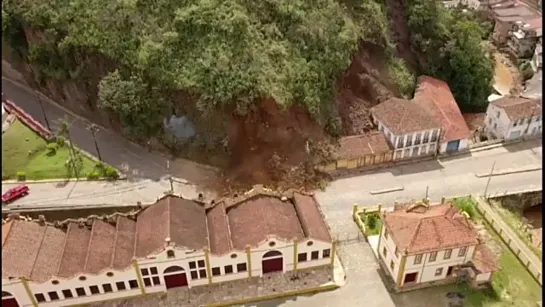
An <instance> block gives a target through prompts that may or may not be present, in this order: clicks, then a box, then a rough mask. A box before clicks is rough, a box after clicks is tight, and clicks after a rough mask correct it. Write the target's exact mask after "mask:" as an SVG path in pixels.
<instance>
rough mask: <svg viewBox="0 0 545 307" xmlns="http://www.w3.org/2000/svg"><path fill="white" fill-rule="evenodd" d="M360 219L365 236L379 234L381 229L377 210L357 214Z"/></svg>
mask: <svg viewBox="0 0 545 307" xmlns="http://www.w3.org/2000/svg"><path fill="white" fill-rule="evenodd" d="M359 217H360V220H361V221H362V222H363V225H364V226H365V227H364V232H365V235H366V236H376V235H378V234H380V230H381V229H382V220H381V219H380V213H379V212H378V211H371V212H368V211H365V212H362V213H360V214H359Z"/></svg>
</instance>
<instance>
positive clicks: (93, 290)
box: [89, 286, 100, 294]
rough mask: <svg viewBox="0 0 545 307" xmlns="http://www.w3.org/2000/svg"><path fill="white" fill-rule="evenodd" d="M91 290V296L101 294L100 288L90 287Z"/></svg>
mask: <svg viewBox="0 0 545 307" xmlns="http://www.w3.org/2000/svg"><path fill="white" fill-rule="evenodd" d="M89 290H90V291H91V294H100V290H98V286H90V287H89Z"/></svg>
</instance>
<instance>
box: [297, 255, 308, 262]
mask: <svg viewBox="0 0 545 307" xmlns="http://www.w3.org/2000/svg"><path fill="white" fill-rule="evenodd" d="M305 261H307V253H301V254H299V255H297V262H305Z"/></svg>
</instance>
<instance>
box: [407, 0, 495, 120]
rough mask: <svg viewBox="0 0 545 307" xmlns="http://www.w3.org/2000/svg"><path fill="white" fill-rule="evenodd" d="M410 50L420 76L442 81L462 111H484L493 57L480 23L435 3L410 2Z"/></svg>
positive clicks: (458, 11) (426, 1) (491, 74)
mask: <svg viewBox="0 0 545 307" xmlns="http://www.w3.org/2000/svg"><path fill="white" fill-rule="evenodd" d="M409 3H410V5H409V12H408V25H409V30H410V33H411V47H412V49H413V51H414V52H415V53H416V54H417V55H418V56H419V58H420V59H422V60H421V61H420V72H421V73H422V74H428V75H431V76H434V77H437V78H439V79H442V80H445V81H446V82H447V83H448V84H449V86H450V88H451V90H452V92H453V94H454V97H455V98H456V101H457V102H458V104H459V106H460V108H461V109H462V110H463V111H483V110H484V109H485V108H486V106H487V104H488V102H487V97H488V96H489V95H490V93H491V92H492V81H493V74H494V62H493V57H492V56H491V54H490V53H489V51H488V50H487V47H486V46H487V45H486V44H485V43H483V41H482V38H483V37H486V35H487V34H486V33H484V31H483V29H482V28H481V26H480V25H479V23H478V22H477V21H476V20H475V19H474V18H473V17H472V16H471V15H469V14H465V13H464V12H462V11H461V10H447V9H445V8H443V7H442V6H441V4H440V2H438V1H435V0H410V1H409Z"/></svg>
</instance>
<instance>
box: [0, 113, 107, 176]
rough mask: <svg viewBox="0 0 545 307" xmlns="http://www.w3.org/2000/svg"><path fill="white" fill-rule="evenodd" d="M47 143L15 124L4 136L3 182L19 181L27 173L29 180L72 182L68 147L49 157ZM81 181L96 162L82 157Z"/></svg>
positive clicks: (30, 131) (20, 124) (32, 132)
mask: <svg viewBox="0 0 545 307" xmlns="http://www.w3.org/2000/svg"><path fill="white" fill-rule="evenodd" d="M46 146H47V143H46V141H45V140H44V139H42V138H41V137H40V136H39V135H37V134H36V133H34V131H32V130H30V129H29V128H28V127H26V126H25V125H23V124H22V123H21V122H19V121H18V120H16V121H15V122H14V123H13V124H12V125H11V127H10V128H9V129H8V130H7V131H6V132H5V133H4V134H3V135H2V179H4V180H8V179H16V178H17V172H25V173H26V178H27V179H29V180H38V179H53V178H70V177H75V176H73V175H71V174H69V172H68V170H67V169H66V167H65V162H66V160H67V159H68V158H69V148H68V145H66V146H64V147H61V148H59V149H58V150H57V153H56V154H55V155H52V156H48V155H47V154H46V153H47V149H46ZM82 160H83V167H82V169H81V170H79V174H80V177H81V178H85V177H86V176H87V174H88V173H90V172H92V171H93V169H94V168H95V165H96V162H94V161H92V160H91V159H89V158H87V157H86V156H84V155H82Z"/></svg>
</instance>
